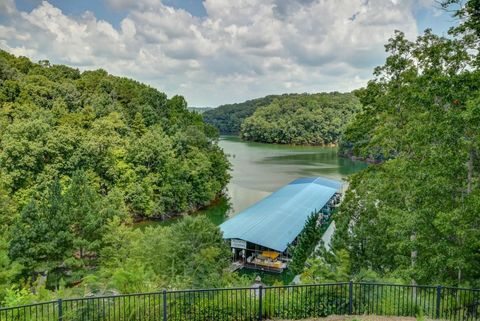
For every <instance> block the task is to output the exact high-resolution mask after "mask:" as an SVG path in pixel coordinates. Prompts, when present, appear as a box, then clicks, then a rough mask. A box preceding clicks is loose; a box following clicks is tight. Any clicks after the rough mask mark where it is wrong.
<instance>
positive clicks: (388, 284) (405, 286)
mask: <svg viewBox="0 0 480 321" xmlns="http://www.w3.org/2000/svg"><path fill="white" fill-rule="evenodd" d="M353 284H359V285H372V286H375V285H381V286H398V287H403V288H428V289H436V288H437V287H438V285H413V284H395V283H384V282H353Z"/></svg>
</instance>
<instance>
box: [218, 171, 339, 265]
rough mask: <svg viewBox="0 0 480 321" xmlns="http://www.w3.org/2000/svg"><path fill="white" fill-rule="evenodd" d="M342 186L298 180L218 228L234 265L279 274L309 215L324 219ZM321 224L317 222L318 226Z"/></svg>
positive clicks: (308, 179) (319, 181)
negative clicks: (227, 245)
mask: <svg viewBox="0 0 480 321" xmlns="http://www.w3.org/2000/svg"><path fill="white" fill-rule="evenodd" d="M342 185H343V184H342V183H341V182H339V181H334V180H330V179H326V178H322V177H311V178H300V179H297V180H294V181H293V182H291V183H290V184H288V185H285V186H283V187H282V188H280V189H279V190H277V191H276V192H274V193H272V194H271V195H270V196H268V197H266V198H264V199H262V200H261V201H259V202H257V203H255V204H254V205H252V206H251V207H249V208H247V209H246V210H244V211H242V212H240V213H238V214H236V215H235V216H233V217H232V218H231V219H229V220H228V221H226V222H224V223H223V224H221V225H220V229H221V230H222V232H223V237H224V239H225V240H227V241H229V242H230V246H231V248H232V256H233V260H234V262H236V263H237V264H238V265H242V266H246V267H252V268H259V269H261V270H270V271H274V272H281V271H283V269H284V268H285V267H286V265H287V262H288V260H289V256H288V247H289V245H290V244H294V242H295V240H296V238H297V237H298V235H299V234H300V233H301V231H302V230H303V227H304V226H305V223H306V221H307V219H308V217H309V216H310V215H311V214H312V213H317V212H320V213H322V215H321V219H322V218H324V217H325V216H328V215H329V213H330V211H331V209H332V208H333V207H334V206H336V204H337V203H338V202H339V200H340V193H341V189H342ZM319 223H321V222H319Z"/></svg>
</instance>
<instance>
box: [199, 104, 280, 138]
mask: <svg viewBox="0 0 480 321" xmlns="http://www.w3.org/2000/svg"><path fill="white" fill-rule="evenodd" d="M277 97H281V96H279V95H269V96H266V97H262V98H257V99H252V100H247V101H245V102H243V103H237V104H228V105H221V106H218V107H217V108H213V109H211V110H208V111H206V112H205V113H203V115H202V116H203V119H204V120H205V122H206V123H208V124H211V125H213V126H215V127H216V128H218V130H219V131H220V134H224V135H238V134H240V127H241V125H242V123H243V121H244V120H245V118H247V117H250V116H252V115H253V113H254V112H255V110H256V109H257V108H259V107H262V106H267V105H269V104H270V103H271V102H272V101H273V100H274V99H276V98H277Z"/></svg>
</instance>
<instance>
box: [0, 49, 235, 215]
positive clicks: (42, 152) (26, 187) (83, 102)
mask: <svg viewBox="0 0 480 321" xmlns="http://www.w3.org/2000/svg"><path fill="white" fill-rule="evenodd" d="M0 66H1V70H2V75H1V78H0V107H1V109H0V124H1V126H0V177H1V182H2V192H4V193H6V194H7V195H9V196H10V197H11V199H12V201H13V202H14V206H15V205H16V206H17V208H18V209H20V208H21V207H23V205H25V204H26V203H27V202H28V200H29V197H30V195H32V193H33V192H34V190H35V189H37V188H41V186H44V185H48V184H50V182H51V181H52V180H54V179H55V178H58V179H68V178H69V177H71V176H72V174H73V172H75V171H76V170H79V169H81V170H84V171H85V172H87V176H88V179H89V181H90V182H91V184H92V185H94V186H95V191H96V192H97V193H99V194H101V195H102V196H105V195H107V194H109V193H110V192H111V191H116V192H119V193H121V194H122V195H123V196H124V201H125V204H126V206H127V208H128V211H129V213H130V214H132V215H136V216H154V217H162V216H168V215H170V214H174V213H178V212H185V211H189V210H191V209H194V208H197V207H200V206H203V205H206V204H208V203H209V202H210V201H211V200H212V199H214V198H215V197H216V195H217V194H219V193H220V192H221V191H222V189H223V188H224V186H225V185H226V183H227V181H228V174H227V169H228V163H227V161H226V158H225V156H224V155H223V153H222V151H221V150H220V149H219V148H218V146H217V145H216V143H215V141H216V139H217V136H216V133H215V130H214V129H213V128H212V127H211V126H208V125H205V124H204V123H203V121H202V118H201V116H199V115H197V114H195V113H190V112H188V111H187V109H186V102H185V100H184V99H183V98H182V97H179V96H175V97H173V98H171V99H167V97H166V96H165V94H163V93H160V92H158V91H157V90H155V89H153V88H151V87H148V86H146V85H142V84H140V83H138V82H135V81H133V80H129V79H126V78H119V77H114V76H110V75H108V74H107V73H106V72H105V71H103V70H97V71H86V72H83V73H80V72H79V71H78V70H76V69H71V68H68V67H66V66H51V65H49V64H48V63H47V62H43V63H42V64H33V63H31V62H30V61H28V60H27V59H25V58H15V57H13V56H11V55H9V54H7V53H6V52H3V51H2V52H0Z"/></svg>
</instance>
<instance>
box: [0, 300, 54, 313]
mask: <svg viewBox="0 0 480 321" xmlns="http://www.w3.org/2000/svg"><path fill="white" fill-rule="evenodd" d="M57 303H58V300H54V301H42V302H35V303H29V304H24V305H16V306H13V307H2V306H0V312H2V311H8V310H13V309H23V308H31V307H36V306H37V307H38V306H40V305H48V304H52V305H53V304H57Z"/></svg>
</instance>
